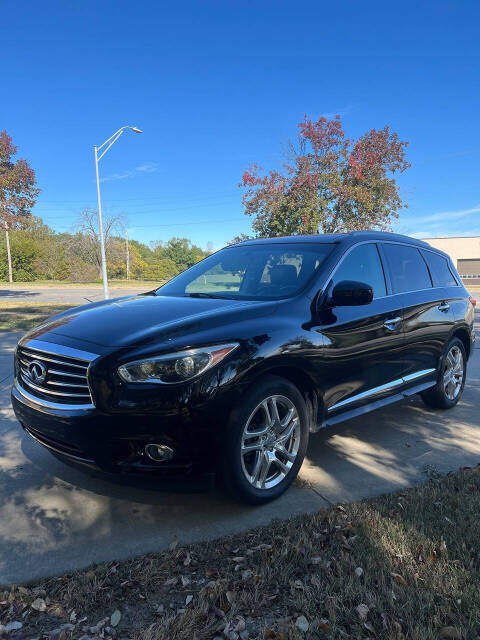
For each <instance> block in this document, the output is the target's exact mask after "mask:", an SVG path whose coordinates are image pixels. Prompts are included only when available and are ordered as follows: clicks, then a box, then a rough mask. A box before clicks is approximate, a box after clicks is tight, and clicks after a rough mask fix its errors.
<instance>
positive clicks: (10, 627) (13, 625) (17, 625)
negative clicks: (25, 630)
mask: <svg viewBox="0 0 480 640" xmlns="http://www.w3.org/2000/svg"><path fill="white" fill-rule="evenodd" d="M22 627H23V624H22V623H21V622H17V621H15V622H9V623H8V624H6V625H5V631H6V632H7V633H10V631H18V630H19V629H21V628H22Z"/></svg>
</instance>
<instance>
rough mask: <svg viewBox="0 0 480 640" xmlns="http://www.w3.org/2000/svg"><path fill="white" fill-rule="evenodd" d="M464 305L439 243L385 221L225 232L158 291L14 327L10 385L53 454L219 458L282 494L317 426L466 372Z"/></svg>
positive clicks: (238, 476) (152, 461)
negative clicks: (286, 231)
mask: <svg viewBox="0 0 480 640" xmlns="http://www.w3.org/2000/svg"><path fill="white" fill-rule="evenodd" d="M473 319H474V308H473V303H472V301H471V300H470V298H469V295H468V292H467V291H466V289H465V288H464V287H463V285H462V283H461V281H460V278H459V276H458V274H457V272H456V271H455V268H454V266H453V265H452V263H451V261H450V259H449V257H448V256H447V255H445V254H444V253H442V252H441V251H437V250H435V249H432V247H431V246H430V245H428V244H426V243H424V242H421V241H419V240H414V239H412V238H409V237H405V236H399V235H395V234H390V233H381V232H355V233H349V234H339V235H318V236H309V237H302V236H296V237H290V238H274V239H265V240H254V241H247V242H242V243H239V244H237V245H235V246H231V247H227V248H225V249H222V250H221V251H219V252H217V253H215V254H213V255H211V256H209V257H208V258H206V259H205V260H203V261H202V262H200V263H198V264H196V265H195V266H193V267H191V268H190V269H188V270H187V271H185V272H184V273H182V274H180V275H179V276H177V277H176V278H174V279H173V280H171V281H170V282H168V283H167V284H165V285H163V286H162V287H160V288H159V289H157V290H155V291H150V292H148V293H145V294H143V295H135V296H131V297H126V298H119V299H116V300H105V301H102V302H97V303H93V304H89V305H86V306H83V307H78V308H75V309H72V310H70V311H67V312H65V313H63V314H60V315H58V316H56V317H55V318H52V319H50V320H49V321H47V322H45V323H44V324H42V325H41V326H39V327H37V328H36V329H34V330H33V331H30V332H29V333H28V334H27V335H26V336H24V337H23V338H22V339H21V340H20V342H19V344H18V347H17V351H16V358H15V383H14V386H13V390H12V402H13V407H14V409H15V413H16V415H17V417H18V419H19V421H20V422H21V424H22V425H23V427H24V429H25V430H26V431H27V432H28V433H29V434H30V435H31V436H32V437H33V438H35V439H36V440H38V442H40V443H41V444H43V445H44V446H45V447H48V448H49V449H50V450H51V451H52V452H53V453H54V454H56V455H58V456H60V457H62V458H64V459H66V458H68V459H69V460H71V461H76V462H79V463H83V464H86V465H90V466H94V467H97V468H100V469H103V470H107V471H117V472H128V473H151V472H157V473H158V474H159V475H167V476H174V477H175V476H176V475H181V476H183V475H184V474H186V473H189V474H193V473H194V472H195V471H199V470H200V471H202V472H205V471H210V472H211V471H218V472H219V473H220V475H221V477H222V479H223V482H224V484H225V485H226V486H227V487H228V488H229V489H230V491H231V492H232V493H233V494H234V495H235V496H237V497H239V498H241V499H242V500H244V501H248V502H250V503H262V502H266V501H268V500H271V499H272V498H275V497H277V496H279V495H280V494H281V493H282V492H283V491H285V489H286V488H287V487H288V486H289V485H290V484H291V482H292V481H293V480H294V478H295V476H296V475H297V473H298V470H299V468H300V466H301V464H302V461H303V458H304V456H305V452H306V449H307V443H308V437H309V433H310V432H315V431H317V430H319V429H321V428H323V427H327V426H330V425H333V424H336V423H338V422H341V421H342V420H346V419H348V418H351V417H353V416H357V415H359V414H362V413H365V412H366V411H370V410H371V409H376V408H377V407H381V406H384V405H386V404H388V403H391V402H395V401H397V400H401V399H402V398H404V397H406V396H410V395H412V394H415V393H420V394H421V395H422V398H423V399H424V401H425V402H426V403H427V404H428V405H429V406H432V407H436V408H440V409H449V408H451V407H453V406H454V405H455V404H456V403H457V402H458V400H459V398H460V396H461V394H462V390H463V387H464V384H465V374H466V362H467V359H468V357H469V356H470V353H471V351H472V343H473V341H474V330H473Z"/></svg>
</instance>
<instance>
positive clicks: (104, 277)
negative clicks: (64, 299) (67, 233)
mask: <svg viewBox="0 0 480 640" xmlns="http://www.w3.org/2000/svg"><path fill="white" fill-rule="evenodd" d="M94 150H95V174H96V176H97V202H98V233H99V235H100V256H101V259H102V280H103V297H104V298H105V300H108V280H107V259H106V256H105V240H104V237H103V217H102V198H101V197H100V178H99V176H98V148H97V145H95V147H94Z"/></svg>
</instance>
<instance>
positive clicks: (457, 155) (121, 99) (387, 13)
mask: <svg viewBox="0 0 480 640" xmlns="http://www.w3.org/2000/svg"><path fill="white" fill-rule="evenodd" d="M1 16H2V49H3V51H4V54H3V64H2V85H1V86H2V89H1V92H2V97H1V99H0V129H3V128H5V129H7V131H8V132H9V133H10V134H11V135H12V136H13V139H14V142H15V143H16V144H17V145H18V146H19V150H20V152H21V155H22V156H24V157H26V158H27V159H28V160H29V161H30V162H31V164H32V166H33V167H34V168H35V169H36V171H37V177H38V183H39V186H40V187H41V189H42V194H41V196H40V198H39V200H38V204H37V206H36V208H35V213H36V214H37V215H40V216H42V217H43V218H44V219H45V221H46V222H47V223H48V224H50V225H51V226H52V227H53V228H55V229H58V230H66V229H69V228H71V227H72V225H73V223H74V221H75V218H76V216H77V215H78V212H79V211H80V210H81V209H82V208H84V207H88V206H90V207H94V206H95V181H94V164H93V145H94V144H101V142H103V140H104V139H106V138H108V137H109V136H110V135H111V134H112V133H113V132H114V131H115V130H116V129H117V128H119V127H120V126H122V125H136V126H139V127H140V128H141V129H143V131H144V133H143V134H142V135H135V134H133V133H125V134H124V135H123V136H122V138H121V139H120V140H119V141H118V142H117V143H116V145H115V146H114V147H112V149H111V151H110V152H109V153H108V155H106V156H105V158H104V159H103V160H102V161H101V166H100V171H101V176H102V177H103V182H102V193H103V200H104V206H105V208H106V210H107V211H108V212H110V213H111V214H123V215H125V216H126V219H127V221H128V222H127V224H128V228H129V234H130V236H131V237H134V238H137V239H139V240H142V241H145V242H148V241H150V240H167V239H168V238H170V237H171V236H173V235H177V236H187V237H189V238H191V239H192V240H193V241H194V242H196V243H197V244H200V245H201V246H203V247H205V246H206V244H207V242H211V243H213V246H214V247H215V248H218V247H220V246H222V245H223V244H225V243H226V242H228V241H229V240H230V239H231V238H232V237H233V236H235V235H237V234H239V233H242V232H243V233H248V232H249V229H250V225H249V219H248V218H247V217H246V216H244V215H243V212H242V206H241V191H240V189H239V188H238V186H237V185H238V182H239V180H240V176H241V174H242V171H243V169H244V168H245V167H246V166H247V165H248V164H250V163H251V162H255V161H256V162H258V163H260V164H261V165H262V166H264V167H267V168H270V167H274V166H277V165H279V164H280V163H281V162H282V142H284V141H285V140H286V139H288V138H289V137H290V138H291V137H293V136H294V135H295V133H296V125H297V123H298V122H299V121H300V120H301V119H302V117H303V114H304V113H308V114H309V115H310V116H311V117H312V118H317V117H318V116H319V115H321V114H335V113H340V114H341V115H342V119H343V121H344V126H345V129H346V131H347V134H348V135H349V136H358V135H360V134H362V133H363V132H364V131H366V130H367V129H370V128H372V127H376V128H381V127H383V126H384V125H385V124H389V125H390V126H391V127H392V128H393V130H395V131H397V132H398V134H399V135H400V138H401V139H404V140H409V141H410V146H409V148H408V159H409V161H410V162H411V163H412V168H411V169H409V170H408V171H407V172H406V173H405V174H403V176H401V178H400V180H399V182H400V184H401V187H402V195H403V197H404V198H405V200H406V201H407V202H408V204H409V208H408V210H406V211H405V212H402V213H401V218H400V221H399V223H398V224H396V230H398V231H401V232H403V233H409V234H416V235H422V234H423V235H434V236H439V235H472V234H480V187H479V185H480V69H479V66H480V44H479V38H478V25H479V24H480V3H479V2H478V1H477V0H471V1H464V0H452V1H449V2H446V1H443V0H435V1H429V2H418V1H416V2H410V1H407V2H395V3H394V2H384V1H382V2H372V1H370V2H358V1H357V0H352V1H342V0H338V1H337V2H322V1H320V0H315V1H304V2H302V1H300V2H299V1H298V0H297V1H296V2H293V1H289V2H286V1H282V0H272V1H270V0H268V1H267V0H252V1H247V0H243V1H242V2H240V1H234V0H218V1H213V0H188V1H183V2H161V1H159V0H143V1H142V2H133V1H131V0H130V1H127V0H49V1H48V2H38V1H37V0H34V1H32V0H25V1H22V0H20V1H15V0H4V1H3V3H2V9H1Z"/></svg>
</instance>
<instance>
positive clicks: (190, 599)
mask: <svg viewBox="0 0 480 640" xmlns="http://www.w3.org/2000/svg"><path fill="white" fill-rule="evenodd" d="M192 600H193V596H192V595H188V596H187V597H186V598H185V604H186V605H187V606H188V605H189V604H190V602H191V601H192Z"/></svg>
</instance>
